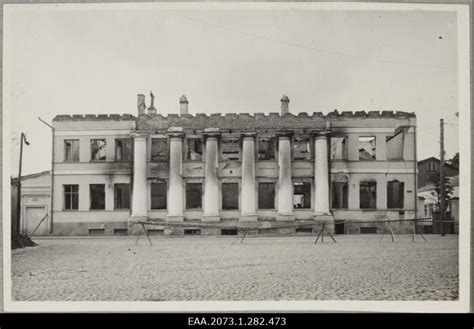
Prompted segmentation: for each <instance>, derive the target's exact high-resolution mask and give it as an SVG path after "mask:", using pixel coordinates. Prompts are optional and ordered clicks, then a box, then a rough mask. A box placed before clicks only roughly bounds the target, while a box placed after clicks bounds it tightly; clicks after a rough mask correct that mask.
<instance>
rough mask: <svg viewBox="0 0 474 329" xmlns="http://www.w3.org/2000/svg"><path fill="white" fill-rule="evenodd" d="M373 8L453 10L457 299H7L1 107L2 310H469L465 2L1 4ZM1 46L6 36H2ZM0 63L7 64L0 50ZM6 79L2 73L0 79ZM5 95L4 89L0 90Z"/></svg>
mask: <svg viewBox="0 0 474 329" xmlns="http://www.w3.org/2000/svg"><path fill="white" fill-rule="evenodd" d="M18 9H21V10H25V9H27V10H35V11H36V10H58V11H60V10H71V9H74V10H110V9H114V10H127V11H129V10H147V9H150V10H151V9H153V10H156V9H159V10H288V9H298V10H359V11H366V10H378V11H412V10H425V11H454V12H457V31H458V32H457V33H458V86H459V87H458V91H459V97H458V100H459V101H458V102H459V128H460V129H459V133H460V136H464V137H465V138H459V149H460V154H461V157H460V158H461V163H460V176H461V177H462V178H461V179H460V192H459V193H460V195H461V197H460V229H459V232H460V233H459V300H458V301H345V300H338V301H199V302H198V301H176V302H134V301H127V302H73V301H71V302H68V301H61V302H34V301H31V302H30V301H28V302H19V301H13V300H12V296H11V293H12V286H11V285H12V278H11V247H10V244H11V238H10V230H11V227H10V220H9V219H10V211H11V209H10V208H11V204H10V195H11V191H10V174H11V172H10V127H9V124H8V123H9V122H11V121H10V115H9V113H8V109H5V108H4V109H3V179H4V183H3V196H4V198H3V218H4V221H3V265H4V266H3V275H4V276H3V278H4V282H3V284H4V285H3V291H4V309H5V311H8V312H104V311H108V312H139V311H141V312H143V311H145V312H204V311H206V312H209V311H211V312H213V311H214V312H246V311H247V312H285V311H289V312H292V311H293V312H294V311H299V312H315V311H321V312H323V311H350V312H359V311H365V312H367V311H369V312H432V313H440V312H443V313H453V312H468V311H469V308H470V251H471V241H470V238H471V237H470V234H471V221H470V219H471V218H470V215H471V211H470V207H471V197H470V181H471V178H470V170H471V167H470V158H471V156H470V151H471V145H470V138H466V137H467V136H471V131H470V122H471V118H470V76H469V74H470V62H469V52H470V38H469V6H468V5H444V4H419V3H417V4H410V3H403V4H398V3H383V4H382V3H349V2H335V3H326V2H312V3H301V2H299V3H296V2H295V3H287V2H278V3H276V2H265V3H262V2H260V3H253V2H241V3H236V2H228V3H212V2H179V3H178V2H174V3H171V2H168V3H107V4H105V3H104V4H97V3H95V4H94V3H88V4H84V3H82V4H81V3H79V4H77V3H76V4H72V3H56V4H24V3H23V4H5V5H4V11H3V15H4V19H5V17H6V16H8V15H9V13H10V12H12V11H14V10H18ZM4 44H5V38H4ZM3 56H4V57H3V64H4V65H5V63H7V61H6V58H5V52H4V55H3ZM4 78H5V77H4ZM3 94H4V95H5V93H3Z"/></svg>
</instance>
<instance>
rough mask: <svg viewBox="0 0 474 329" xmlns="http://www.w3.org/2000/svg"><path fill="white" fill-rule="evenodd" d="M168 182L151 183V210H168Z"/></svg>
mask: <svg viewBox="0 0 474 329" xmlns="http://www.w3.org/2000/svg"><path fill="white" fill-rule="evenodd" d="M166 192H167V185H166V182H161V183H151V209H166V207H167V204H166Z"/></svg>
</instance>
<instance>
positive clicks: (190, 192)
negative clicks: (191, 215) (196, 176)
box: [186, 183, 202, 209]
mask: <svg viewBox="0 0 474 329" xmlns="http://www.w3.org/2000/svg"><path fill="white" fill-rule="evenodd" d="M201 207H202V184H201V183H187V184H186V209H200V208H201Z"/></svg>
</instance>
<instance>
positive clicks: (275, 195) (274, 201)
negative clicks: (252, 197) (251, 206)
mask: <svg viewBox="0 0 474 329" xmlns="http://www.w3.org/2000/svg"><path fill="white" fill-rule="evenodd" d="M263 184H272V185H273V208H261V207H260V189H259V188H260V185H263ZM276 185H277V184H276V182H274V181H257V210H276V209H277V205H276V201H277V200H276V199H277V190H276V189H277V186H276Z"/></svg>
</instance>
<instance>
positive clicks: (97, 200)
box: [89, 184, 105, 210]
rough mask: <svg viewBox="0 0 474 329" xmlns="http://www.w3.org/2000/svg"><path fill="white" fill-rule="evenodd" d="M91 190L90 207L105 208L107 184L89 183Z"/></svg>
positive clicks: (93, 208)
mask: <svg viewBox="0 0 474 329" xmlns="http://www.w3.org/2000/svg"><path fill="white" fill-rule="evenodd" d="M89 190H90V203H91V206H90V209H92V210H105V185H104V184H91V185H89Z"/></svg>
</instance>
